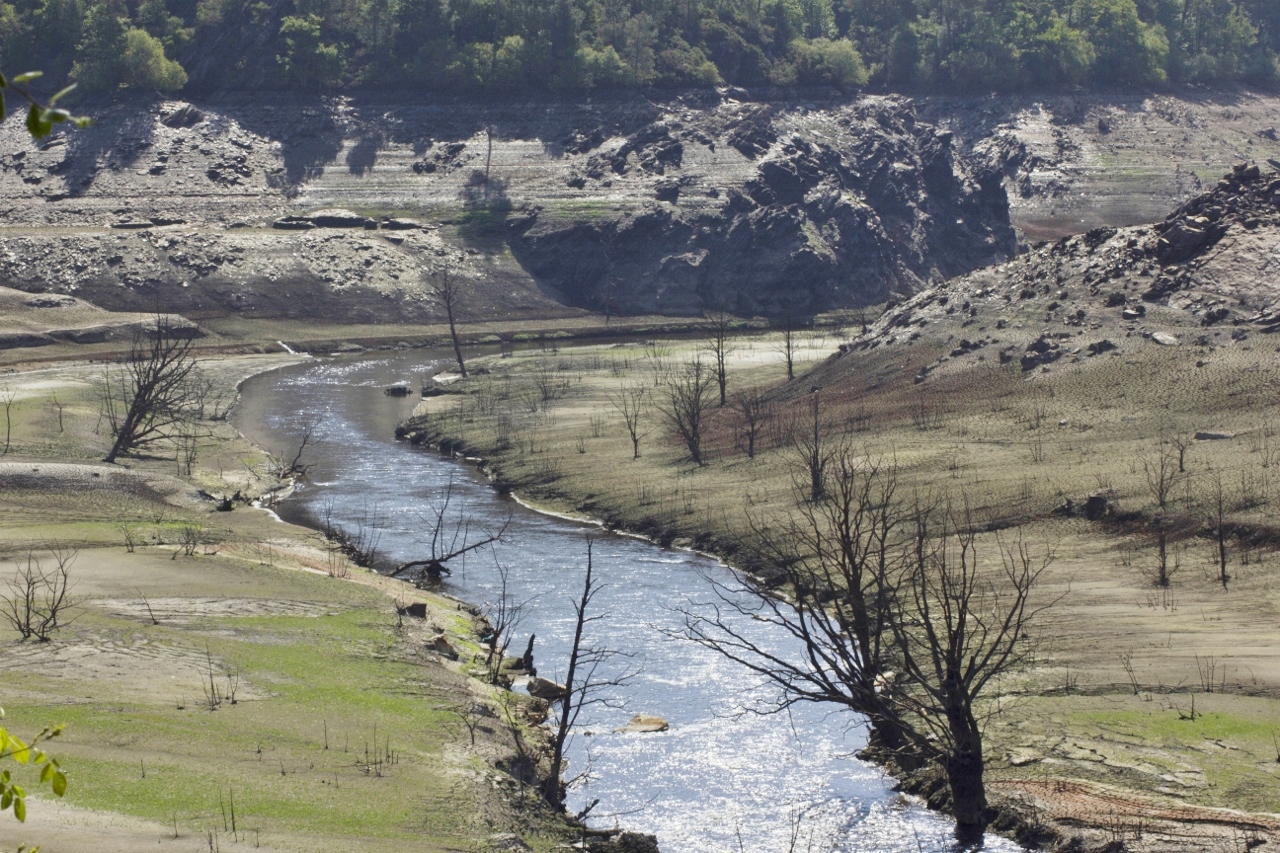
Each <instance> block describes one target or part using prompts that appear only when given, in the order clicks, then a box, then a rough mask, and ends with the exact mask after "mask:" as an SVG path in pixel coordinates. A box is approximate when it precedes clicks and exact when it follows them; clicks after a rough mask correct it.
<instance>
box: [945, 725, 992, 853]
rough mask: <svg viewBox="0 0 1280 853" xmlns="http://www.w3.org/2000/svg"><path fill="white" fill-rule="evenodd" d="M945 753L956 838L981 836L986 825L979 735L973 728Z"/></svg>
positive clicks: (970, 840) (966, 839)
mask: <svg viewBox="0 0 1280 853" xmlns="http://www.w3.org/2000/svg"><path fill="white" fill-rule="evenodd" d="M966 741H969V743H966V744H960V745H957V748H956V750H955V751H954V752H953V753H952V754H951V755H949V756H948V757H947V782H948V783H950V785H951V809H952V813H953V814H954V816H955V819H956V838H957V840H959V841H960V843H962V844H972V843H974V842H977V841H981V840H982V835H983V832H984V830H986V827H987V793H986V788H985V787H984V785H983V781H982V773H983V762H982V736H981V735H979V734H978V733H977V732H976V731H974V732H972V733H971V734H970V735H969V736H968V737H967V738H966Z"/></svg>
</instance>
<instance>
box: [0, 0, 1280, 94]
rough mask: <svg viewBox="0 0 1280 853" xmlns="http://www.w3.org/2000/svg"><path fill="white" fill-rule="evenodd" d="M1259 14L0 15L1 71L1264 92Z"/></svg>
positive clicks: (318, 2)
mask: <svg viewBox="0 0 1280 853" xmlns="http://www.w3.org/2000/svg"><path fill="white" fill-rule="evenodd" d="M1278 54H1280V3H1277V2H1276V0H107V1H106V2H103V0H12V2H0V68H4V69H6V70H7V71H9V72H10V73H14V72H16V71H19V70H26V69H27V68H35V67H39V68H43V69H44V70H45V71H46V72H47V76H48V78H49V79H53V80H59V81H60V80H62V79H64V78H65V77H67V76H70V77H71V78H72V79H74V80H76V81H78V82H79V83H80V87H81V89H82V90H89V91H95V90H96V91H102V90H109V89H114V88H116V87H118V86H125V87H132V88H135V89H143V90H160V91H177V90H182V89H184V88H185V90H186V91H189V92H208V91H225V90H245V89H248V90H255V89H280V88H307V89H327V90H334V89H352V88H368V87H378V88H393V89H402V90H415V91H422V90H429V91H436V92H465V91H480V92H489V93H527V92H547V91H549V90H554V91H561V92H569V93H576V92H583V91H588V90H597V89H609V88H618V87H647V86H660V87H661V86H698V85H708V84H719V83H729V84H735V85H740V86H761V85H769V86H783V87H787V86H802V87H805V86H834V87H837V88H840V89H843V90H846V91H847V90H850V89H853V88H857V87H861V86H865V85H872V86H878V87H885V88H889V89H897V90H907V91H910V90H920V89H927V90H929V91H949V92H987V91H995V90H1000V91H1016V90H1053V89H1059V90H1060V89H1069V88H1072V87H1079V86H1083V87H1087V88H1094V89H1105V88H1110V87H1115V86H1125V87H1128V86H1140V87H1160V86H1162V85H1166V84H1179V83H1219V82H1230V81H1241V80H1244V81H1250V82H1255V83H1257V82H1270V81H1275V80H1276V79H1277V77H1278V76H1280V75H1278V73H1277V55H1278Z"/></svg>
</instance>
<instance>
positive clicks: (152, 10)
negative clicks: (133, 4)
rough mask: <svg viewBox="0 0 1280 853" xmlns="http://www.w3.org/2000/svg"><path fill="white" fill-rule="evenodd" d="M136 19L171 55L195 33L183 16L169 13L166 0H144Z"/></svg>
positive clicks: (139, 5) (135, 16)
mask: <svg viewBox="0 0 1280 853" xmlns="http://www.w3.org/2000/svg"><path fill="white" fill-rule="evenodd" d="M134 20H135V21H136V22H137V23H138V25H139V26H140V27H142V28H143V29H144V30H146V31H147V32H148V33H150V34H151V35H153V36H155V37H156V38H157V39H159V40H160V43H161V44H163V45H164V49H165V51H166V52H167V53H169V54H170V55H172V54H173V53H174V52H175V51H177V50H179V49H180V48H182V47H183V46H184V45H185V44H186V43H187V42H189V41H191V37H192V36H193V35H194V34H195V30H193V29H192V28H191V27H188V26H186V25H184V24H183V21H182V18H179V17H178V16H177V15H170V14H169V10H168V8H167V7H166V6H165V3H164V0H142V2H141V3H140V4H138V11H137V14H135V15H134Z"/></svg>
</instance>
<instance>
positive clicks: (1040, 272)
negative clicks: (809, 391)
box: [826, 164, 1280, 385]
mask: <svg viewBox="0 0 1280 853" xmlns="http://www.w3.org/2000/svg"><path fill="white" fill-rule="evenodd" d="M1278 240H1280V174H1278V173H1276V172H1274V171H1266V172H1264V171H1263V170H1262V169H1260V168H1259V166H1258V165H1257V164H1240V165H1238V166H1236V167H1235V168H1234V169H1233V170H1232V171H1231V172H1230V173H1228V174H1227V175H1225V176H1224V177H1223V178H1222V179H1221V180H1220V181H1219V182H1218V183H1217V185H1216V186H1215V187H1214V188H1213V189H1212V190H1210V191H1209V192H1207V193H1204V194H1201V195H1199V196H1197V197H1195V198H1193V199H1192V200H1191V201H1189V202H1187V203H1186V204H1184V205H1182V206H1181V207H1179V208H1178V209H1177V210H1176V211H1175V212H1173V213H1172V214H1170V215H1169V216H1168V217H1166V218H1165V219H1164V220H1162V221H1160V222H1158V223H1156V224H1154V225H1149V226H1134V227H1129V228H1123V229H1115V228H1106V227H1103V228H1097V229H1094V230H1092V231H1089V232H1087V233H1085V234H1082V235H1079V236H1075V237H1066V238H1063V239H1061V240H1059V241H1057V242H1056V243H1044V244H1040V245H1038V246H1037V247H1036V248H1034V249H1033V250H1032V251H1031V252H1029V253H1027V254H1026V255H1024V256H1022V257H1019V258H1018V259H1016V260H1014V261H1011V262H1009V263H1006V264H1001V265H998V266H994V267H991V268H988V269H984V270H980V271H978V272H975V273H973V274H971V275H967V276H964V277H961V278H958V279H955V280H953V281H951V282H948V283H947V284H945V285H942V286H940V287H937V288H934V289H931V290H929V291H926V292H923V293H921V294H919V295H917V296H915V297H913V298H912V299H910V300H907V301H906V302H905V303H903V304H902V305H899V306H896V307H893V308H891V309H890V310H889V311H888V312H887V313H886V314H885V315H884V316H883V317H881V318H880V320H879V321H878V322H877V323H876V324H875V325H874V326H873V327H872V328H871V329H870V330H869V331H868V332H867V334H865V335H863V336H862V337H861V338H859V339H858V340H856V341H854V342H853V343H852V344H850V345H849V346H847V347H844V348H843V349H842V353H841V356H842V357H841V358H838V359H836V360H835V361H833V363H832V364H831V365H828V366H827V368H826V370H827V371H834V373H829V374H828V378H831V379H835V377H837V376H838V375H839V373H840V372H842V371H847V370H850V369H853V368H849V367H842V366H839V362H840V361H842V360H843V356H846V355H853V354H857V353H862V352H870V351H877V350H879V351H884V350H893V349H900V350H903V351H904V352H905V351H906V350H908V349H910V348H913V347H914V346H915V345H916V344H917V342H920V343H921V344H922V349H921V350H920V352H922V353H923V352H925V351H926V350H928V349H929V348H930V347H941V348H942V350H943V352H942V353H941V354H940V355H938V356H937V357H936V358H935V359H933V360H931V361H929V362H927V363H923V364H915V365H913V368H915V369H916V373H915V382H916V384H918V385H920V384H927V383H929V382H930V381H931V380H933V379H934V378H935V377H937V376H942V375H954V374H957V373H959V372H963V371H965V370H967V369H969V368H971V367H978V366H987V365H990V364H991V363H993V362H994V363H998V364H1008V363H1010V362H1016V363H1017V364H1018V365H1019V366H1020V367H1021V370H1022V371H1023V372H1024V373H1026V374H1028V375H1030V374H1031V373H1032V372H1033V371H1034V372H1039V373H1044V372H1054V371H1058V370H1065V369H1067V366H1068V365H1086V366H1087V364H1088V363H1089V362H1091V361H1093V360H1109V359H1115V358H1123V357H1131V356H1133V355H1134V354H1136V353H1138V352H1140V351H1141V350H1143V349H1144V348H1148V347H1152V346H1156V347H1161V346H1165V347H1176V346H1180V345H1190V346H1195V347H1198V348H1200V349H1201V350H1203V352H1204V353H1205V354H1206V356H1207V355H1208V354H1209V353H1212V352H1214V351H1215V350H1218V349H1220V348H1230V347H1245V348H1247V349H1249V348H1252V346H1253V343H1252V340H1253V339H1254V338H1255V337H1257V336H1264V335H1267V334H1270V333H1272V332H1275V331H1280V287H1277V286H1276V275H1275V268H1276V264H1277V263H1280V255H1278V254H1277V249H1276V247H1277V245H1278ZM1201 366H1203V365H1201Z"/></svg>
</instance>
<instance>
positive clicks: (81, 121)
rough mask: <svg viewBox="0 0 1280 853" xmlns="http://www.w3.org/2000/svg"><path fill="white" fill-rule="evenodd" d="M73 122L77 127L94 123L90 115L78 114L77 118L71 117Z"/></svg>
mask: <svg viewBox="0 0 1280 853" xmlns="http://www.w3.org/2000/svg"><path fill="white" fill-rule="evenodd" d="M71 123H72V124H74V125H75V126H76V127H88V126H89V125H91V124H93V119H91V118H89V117H88V116H76V117H75V118H73V119H71Z"/></svg>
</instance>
